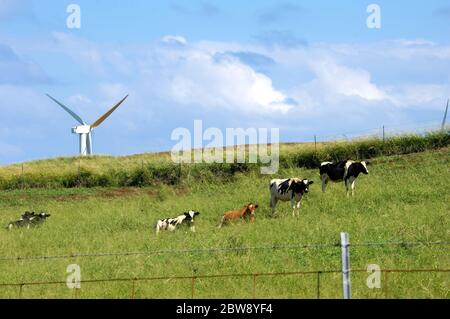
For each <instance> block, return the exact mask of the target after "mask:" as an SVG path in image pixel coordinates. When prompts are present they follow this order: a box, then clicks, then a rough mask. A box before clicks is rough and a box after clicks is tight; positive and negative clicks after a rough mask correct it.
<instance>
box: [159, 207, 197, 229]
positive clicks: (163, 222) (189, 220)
mask: <svg viewBox="0 0 450 319" xmlns="http://www.w3.org/2000/svg"><path fill="white" fill-rule="evenodd" d="M199 214H200V213H199V212H195V211H193V210H190V211H188V212H185V213H183V214H181V215H179V216H177V217H174V218H165V219H160V220H158V221H157V222H156V225H155V228H156V233H157V234H158V233H159V232H160V231H162V230H168V231H174V230H175V229H176V228H177V226H178V225H187V226H188V227H189V229H190V230H191V231H193V232H195V225H194V218H195V216H197V215H199Z"/></svg>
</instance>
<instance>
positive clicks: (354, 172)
mask: <svg viewBox="0 0 450 319" xmlns="http://www.w3.org/2000/svg"><path fill="white" fill-rule="evenodd" d="M367 164H368V163H367V162H365V161H361V162H357V161H352V160H346V161H340V162H338V163H333V162H323V163H321V164H320V177H321V179H322V191H323V192H324V193H325V190H326V188H327V184H328V181H329V180H330V181H332V182H341V181H344V185H345V188H346V190H347V196H349V191H350V189H351V190H352V196H353V195H354V192H355V180H356V178H357V177H358V175H359V174H361V173H363V174H365V175H367V174H369V170H368V169H367Z"/></svg>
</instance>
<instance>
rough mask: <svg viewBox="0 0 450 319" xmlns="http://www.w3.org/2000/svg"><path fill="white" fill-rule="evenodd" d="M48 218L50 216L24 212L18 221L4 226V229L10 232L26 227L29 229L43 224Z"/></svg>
mask: <svg viewBox="0 0 450 319" xmlns="http://www.w3.org/2000/svg"><path fill="white" fill-rule="evenodd" d="M50 216H51V215H50V214H47V213H39V214H36V213H35V212H25V213H24V214H23V215H22V216H21V218H20V219H18V220H16V221H14V222H10V223H9V224H8V226H6V229H9V230H11V229H13V228H21V227H26V228H27V229H29V228H30V227H32V226H36V225H38V224H41V223H43V222H44V221H45V220H46V219H47V218H48V217H50Z"/></svg>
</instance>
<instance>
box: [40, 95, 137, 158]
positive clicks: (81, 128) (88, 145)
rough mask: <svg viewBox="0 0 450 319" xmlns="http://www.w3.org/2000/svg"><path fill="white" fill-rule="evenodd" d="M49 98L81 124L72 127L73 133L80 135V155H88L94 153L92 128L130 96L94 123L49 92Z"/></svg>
mask: <svg viewBox="0 0 450 319" xmlns="http://www.w3.org/2000/svg"><path fill="white" fill-rule="evenodd" d="M47 96H48V97H49V98H51V99H52V100H53V101H54V102H55V103H56V104H58V105H59V106H61V107H62V108H63V109H64V110H65V111H66V112H67V113H69V114H70V115H71V116H72V117H73V118H74V119H75V120H77V122H78V123H80V124H81V125H78V126H75V127H73V128H72V133H73V134H78V135H79V136H80V155H81V156H86V155H92V135H91V133H92V130H93V129H94V128H96V127H97V126H99V125H100V124H101V123H102V122H103V121H104V120H106V118H107V117H108V116H110V115H111V113H112V112H114V111H115V110H116V109H117V108H118V107H119V106H120V104H122V102H123V101H125V99H126V98H127V97H128V94H127V95H126V96H125V97H124V98H123V99H122V100H120V101H119V102H118V103H117V104H116V105H114V106H113V107H112V108H111V109H110V110H109V111H108V112H106V113H105V114H103V115H102V116H101V117H99V118H98V120H97V121H95V122H94V123H93V124H91V125H88V124H86V123H85V122H84V121H83V120H82V119H81V117H79V116H78V115H77V114H75V112H73V111H72V110H71V109H69V108H68V107H67V106H65V105H64V104H62V103H61V102H59V101H57V100H56V99H55V98H53V97H51V96H50V95H48V94H47Z"/></svg>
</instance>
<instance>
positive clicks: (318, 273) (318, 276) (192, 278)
mask: <svg viewBox="0 0 450 319" xmlns="http://www.w3.org/2000/svg"><path fill="white" fill-rule="evenodd" d="M348 246H349V247H355V248H360V247H370V248H373V247H386V246H396V247H404V248H415V247H419V248H423V247H441V248H442V247H443V248H447V249H448V248H450V247H449V246H450V242H449V241H416V242H400V241H396V242H393V241H389V242H362V243H354V244H349V245H348ZM340 247H341V245H340V244H339V243H327V244H292V245H273V246H254V247H217V248H199V249H186V250H153V251H146V252H143V251H142V252H115V253H92V254H87V253H86V254H83V253H77V254H67V255H59V256H56V255H53V256H3V257H0V261H3V262H7V261H13V262H14V261H16V262H17V261H32V260H51V259H68V258H86V257H108V256H119V257H124V256H139V255H141V256H148V255H155V254H168V253H170V254H186V253H220V252H223V253H230V252H236V251H260V250H286V249H295V250H299V249H335V248H340ZM350 272H351V273H363V272H365V273H367V272H369V271H368V270H367V269H351V270H350ZM380 272H381V273H382V274H383V282H384V283H383V294H384V297H385V298H389V294H390V291H391V288H390V280H389V278H390V274H392V273H401V274H412V273H440V274H448V273H449V272H450V268H437V267H435V268H421V269H380ZM340 273H342V270H335V269H333V270H308V271H289V272H253V273H222V274H208V275H200V274H192V275H185V276H155V277H130V278H104V279H87V280H86V279H83V281H82V283H83V285H85V284H100V283H114V282H116V283H117V282H126V283H129V284H130V292H129V298H132V299H134V298H136V288H137V284H139V283H143V282H150V281H168V280H175V281H188V282H190V297H191V298H195V297H196V292H197V291H198V290H197V289H198V288H197V286H196V284H197V283H198V281H199V280H213V279H220V278H232V279H233V280H236V279H238V278H251V279H252V293H251V295H252V298H256V297H258V290H257V284H258V278H262V277H280V276H282V277H286V276H302V277H304V276H310V277H312V279H313V280H314V283H315V294H314V296H315V298H318V299H320V298H321V289H322V276H323V275H325V274H340ZM55 285H68V282H67V281H37V282H15V283H14V282H13V283H11V282H9V283H8V282H6V283H0V287H12V288H17V298H23V290H24V288H25V287H31V286H55ZM80 291H81V290H80V289H77V288H74V289H73V298H78V296H79V294H80Z"/></svg>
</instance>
